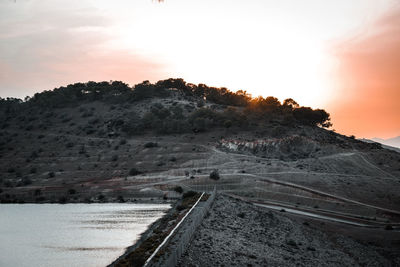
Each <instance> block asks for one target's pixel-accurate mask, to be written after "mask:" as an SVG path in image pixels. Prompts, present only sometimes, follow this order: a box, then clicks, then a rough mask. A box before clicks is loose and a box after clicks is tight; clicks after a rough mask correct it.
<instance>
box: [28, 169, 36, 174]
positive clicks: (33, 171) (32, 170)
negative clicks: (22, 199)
mask: <svg viewBox="0 0 400 267" xmlns="http://www.w3.org/2000/svg"><path fill="white" fill-rule="evenodd" d="M29 172H30V173H32V174H33V173H36V172H37V169H36V168H35V167H32V168H31V169H30V171H29Z"/></svg>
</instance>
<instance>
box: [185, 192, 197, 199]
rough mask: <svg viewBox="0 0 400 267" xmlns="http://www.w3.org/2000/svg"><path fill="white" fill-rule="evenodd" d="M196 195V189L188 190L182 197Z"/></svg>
mask: <svg viewBox="0 0 400 267" xmlns="http://www.w3.org/2000/svg"><path fill="white" fill-rule="evenodd" d="M195 195H197V192H196V191H188V192H185V193H184V194H183V195H182V198H189V197H194V196H195Z"/></svg>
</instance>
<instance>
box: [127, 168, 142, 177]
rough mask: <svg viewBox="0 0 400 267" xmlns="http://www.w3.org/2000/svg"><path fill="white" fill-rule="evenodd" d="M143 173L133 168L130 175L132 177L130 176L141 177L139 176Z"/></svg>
mask: <svg viewBox="0 0 400 267" xmlns="http://www.w3.org/2000/svg"><path fill="white" fill-rule="evenodd" d="M141 173H142V172H141V171H139V170H138V169H136V168H131V169H130V170H129V175H130V176H135V175H139V174H141Z"/></svg>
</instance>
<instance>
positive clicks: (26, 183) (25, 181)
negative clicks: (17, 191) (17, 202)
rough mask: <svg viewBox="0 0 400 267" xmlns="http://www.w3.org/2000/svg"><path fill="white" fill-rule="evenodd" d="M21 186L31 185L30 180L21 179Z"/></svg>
mask: <svg viewBox="0 0 400 267" xmlns="http://www.w3.org/2000/svg"><path fill="white" fill-rule="evenodd" d="M22 184H23V185H30V184H32V180H31V179H29V178H24V179H22Z"/></svg>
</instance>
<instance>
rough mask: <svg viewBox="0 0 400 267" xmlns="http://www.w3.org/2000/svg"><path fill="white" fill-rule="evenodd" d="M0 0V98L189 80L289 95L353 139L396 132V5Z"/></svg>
mask: <svg viewBox="0 0 400 267" xmlns="http://www.w3.org/2000/svg"><path fill="white" fill-rule="evenodd" d="M65 3H66V2H65V1H62V0H59V1H36V0H24V1H16V2H14V1H4V0H3V1H0V14H1V16H0V27H1V28H0V40H1V43H0V96H1V97H19V98H24V97H25V96H27V95H30V96H32V95H33V94H34V93H35V92H40V91H43V90H50V89H53V88H55V87H60V86H65V85H67V84H71V83H75V82H87V81H104V80H105V81H108V80H121V81H123V82H126V83H129V84H130V85H134V84H136V83H139V82H141V81H143V80H150V81H152V82H155V81H157V80H162V79H166V78H171V77H181V78H183V79H185V80H186V81H187V82H192V83H206V84H208V85H210V86H224V87H227V88H228V89H230V90H232V91H236V90H239V89H243V90H247V91H248V92H249V93H251V94H252V95H253V96H257V95H262V96H275V97H278V98H279V99H280V100H281V101H282V100H283V99H285V98H289V97H290V98H293V99H295V100H296V101H298V102H299V103H300V104H301V105H305V106H312V107H315V108H324V109H326V110H327V111H328V112H329V113H330V114H331V117H332V122H333V124H334V125H333V128H334V129H336V131H337V132H340V133H343V134H348V135H350V134H354V135H355V136H356V137H366V138H373V137H380V138H384V139H387V138H392V137H395V136H399V135H400V110H399V109H398V105H397V102H398V100H400V90H399V88H398V84H399V82H400V78H399V77H400V74H399V69H400V65H399V64H400V53H398V51H397V50H398V49H397V47H398V45H399V44H400V38H399V37H398V36H400V35H399V34H398V33H399V32H400V27H399V25H400V23H399V19H398V18H399V17H400V16H398V14H400V8H399V5H398V4H396V3H397V2H396V1H391V0H387V1H379V2H377V1H372V0H371V1H361V0H359V1H352V2H351V4H350V3H348V1H335V2H324V3H322V2H319V1H311V0H310V1H302V2H301V3H300V2H296V1H280V2H279V3H277V2H273V1H259V0H252V1H247V2H246V3H242V2H239V1H218V2H215V1H201V2H200V1H178V0H176V1H173V0H169V1H164V2H162V3H157V2H155V1H150V0H148V1H147V0H146V1H145V0H143V1H122V2H118V4H115V3H111V2H109V1H89V0H86V1H68V5H65Z"/></svg>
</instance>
